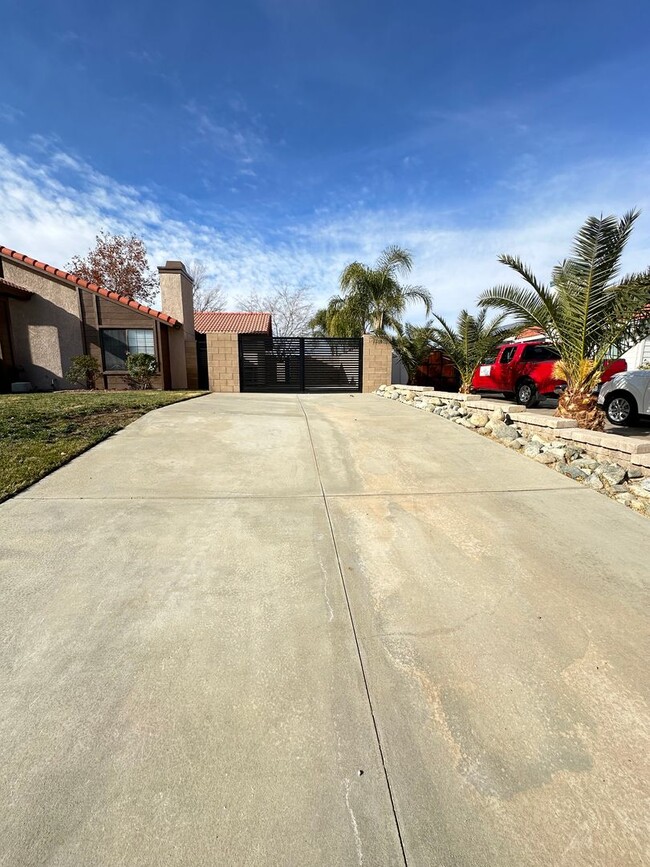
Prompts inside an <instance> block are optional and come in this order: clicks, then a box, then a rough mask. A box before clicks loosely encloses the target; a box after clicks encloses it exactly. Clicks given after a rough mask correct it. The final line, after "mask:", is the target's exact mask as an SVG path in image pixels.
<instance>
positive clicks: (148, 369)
mask: <svg viewBox="0 0 650 867" xmlns="http://www.w3.org/2000/svg"><path fill="white" fill-rule="evenodd" d="M126 372H127V376H126V382H127V385H128V386H129V388H135V389H140V390H142V389H147V388H151V380H152V379H153V378H154V376H155V375H156V373H157V372H158V365H157V364H156V359H155V358H154V357H153V355H149V354H148V353H146V352H136V353H134V354H133V355H127V357H126Z"/></svg>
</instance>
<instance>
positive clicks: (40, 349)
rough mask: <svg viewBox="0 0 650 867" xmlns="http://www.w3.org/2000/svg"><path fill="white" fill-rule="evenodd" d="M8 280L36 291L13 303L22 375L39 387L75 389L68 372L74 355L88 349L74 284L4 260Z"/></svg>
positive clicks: (16, 350)
mask: <svg viewBox="0 0 650 867" xmlns="http://www.w3.org/2000/svg"><path fill="white" fill-rule="evenodd" d="M3 271H4V276H5V278H6V279H7V280H10V281H11V282H13V283H16V284H18V285H19V286H23V287H24V288H25V289H29V290H30V291H32V292H34V293H35V294H34V295H32V297H31V298H30V299H29V301H17V300H16V299H11V300H10V302H9V314H10V317H11V332H12V341H13V348H14V356H15V363H16V366H17V367H18V368H19V369H21V370H20V377H21V378H24V379H25V380H27V381H29V382H31V383H32V384H33V385H34V387H35V388H39V389H44V390H50V389H52V388H57V389H58V388H71V387H72V383H70V382H68V381H67V380H66V379H65V373H66V371H67V370H68V367H69V366H70V359H71V358H72V357H73V356H74V355H81V354H82V353H83V351H84V348H83V338H82V330H81V321H80V318H79V299H78V295H77V290H76V289H75V288H73V287H70V286H66V285H64V284H62V283H59V282H58V281H57V280H52V279H50V278H49V277H48V276H47V275H46V274H39V273H37V272H35V271H32V270H31V269H29V268H25V267H21V266H20V265H19V264H17V263H16V264H14V263H13V262H11V261H8V260H6V259H3Z"/></svg>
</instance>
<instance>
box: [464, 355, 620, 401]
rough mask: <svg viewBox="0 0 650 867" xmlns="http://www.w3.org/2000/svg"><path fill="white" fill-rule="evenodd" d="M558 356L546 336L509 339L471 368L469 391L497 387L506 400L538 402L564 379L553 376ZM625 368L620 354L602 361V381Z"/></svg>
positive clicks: (561, 386)
mask: <svg viewBox="0 0 650 867" xmlns="http://www.w3.org/2000/svg"><path fill="white" fill-rule="evenodd" d="M559 358H560V353H559V352H558V351H557V349H556V348H555V347H554V346H553V345H552V344H551V343H548V342H547V341H545V340H534V341H533V340H525V341H524V340H521V341H517V340H512V341H510V342H509V343H504V344H503V345H502V346H500V347H499V348H498V349H497V352H496V355H495V356H493V357H492V358H486V359H485V360H484V361H483V362H482V363H481V364H479V366H478V367H477V368H476V370H475V371H474V375H473V376H472V391H475V392H482V391H500V392H502V393H503V394H504V395H505V397H507V398H508V400H512V399H513V398H514V399H516V401H517V403H519V404H521V405H522V406H537V404H538V403H539V402H540V400H541V399H542V398H543V397H557V396H558V395H559V394H561V393H562V390H563V389H564V386H565V385H566V383H565V382H564V380H563V379H557V378H556V377H555V376H553V368H554V367H555V363H556V361H558V359H559ZM625 370H627V362H626V361H625V360H624V359H622V358H619V359H617V360H616V361H609V362H606V364H605V370H604V372H603V375H602V377H601V382H607V381H608V380H609V379H611V378H612V376H614V374H616V373H622V372H623V371H625Z"/></svg>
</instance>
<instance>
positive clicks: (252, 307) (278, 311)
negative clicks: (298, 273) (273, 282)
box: [236, 283, 315, 337]
mask: <svg viewBox="0 0 650 867" xmlns="http://www.w3.org/2000/svg"><path fill="white" fill-rule="evenodd" d="M236 304H237V309H238V310H244V311H246V312H248V313H270V314H271V316H272V318H273V333H274V334H277V335H278V336H280V337H301V336H304V335H307V334H310V333H311V329H310V326H309V323H310V321H311V319H312V318H313V316H314V313H315V307H314V304H313V302H312V299H311V289H310V288H309V287H308V286H297V287H295V288H291V287H290V286H289V285H288V284H286V283H281V284H280V285H279V286H278V287H277V288H276V289H274V290H273V291H272V292H271V293H270V294H269V295H260V294H258V293H257V292H251V294H250V295H247V296H239V297H238V298H237V299H236Z"/></svg>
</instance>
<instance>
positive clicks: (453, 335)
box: [431, 310, 513, 393]
mask: <svg viewBox="0 0 650 867" xmlns="http://www.w3.org/2000/svg"><path fill="white" fill-rule="evenodd" d="M486 317H487V310H481V311H480V313H477V314H476V316H472V315H471V314H470V313H468V312H467V310H461V312H460V313H459V315H458V323H457V325H456V328H455V329H454V328H452V326H451V325H449V324H448V323H447V322H446V321H445V320H444V319H443V318H442V316H436V314H435V313H434V318H435V319H436V320H437V321H438V322H439V323H440V324H439V326H437V327H434V328H432V329H431V331H432V337H433V342H434V345H435V346H436V347H437V348H439V349H442V351H443V352H444V353H446V354H447V355H448V356H449V357H450V358H451V360H452V362H453V364H454V367H455V368H456V370H457V371H458V372H459V373H460V381H461V384H460V391H461V392H464V393H467V392H469V390H470V385H471V382H472V374H473V373H474V370H475V369H476V366H477V365H478V364H480V363H481V361H482V360H483V359H484V358H485V357H486V356H488V355H492V354H494V352H495V351H496V348H497V346H499V344H500V343H503V341H504V340H506V338H508V337H510V336H511V335H512V333H513V329H512V326H509V325H506V324H505V320H506V318H507V314H506V313H501V314H500V315H499V316H495V317H494V318H493V319H491V320H490V321H489V322H486Z"/></svg>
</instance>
